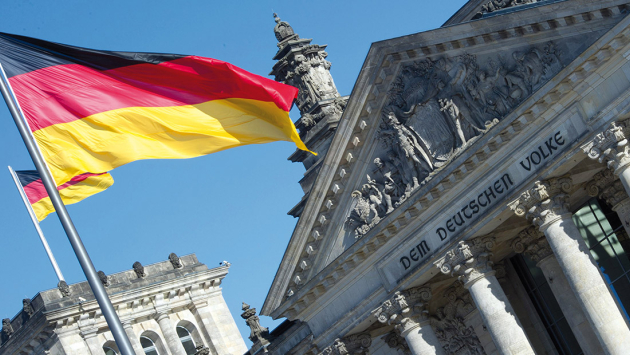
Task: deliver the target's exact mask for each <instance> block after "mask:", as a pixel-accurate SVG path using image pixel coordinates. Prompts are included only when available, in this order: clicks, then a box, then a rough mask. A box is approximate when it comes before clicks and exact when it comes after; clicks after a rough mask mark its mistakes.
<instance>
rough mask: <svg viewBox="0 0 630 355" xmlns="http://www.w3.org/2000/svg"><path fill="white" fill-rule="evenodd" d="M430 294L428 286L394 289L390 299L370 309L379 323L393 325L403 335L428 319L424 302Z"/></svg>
mask: <svg viewBox="0 0 630 355" xmlns="http://www.w3.org/2000/svg"><path fill="white" fill-rule="evenodd" d="M431 296H432V295H431V288H430V287H428V286H420V287H413V288H410V289H407V290H404V291H396V292H395V293H394V295H393V296H392V297H391V298H390V299H388V300H386V301H385V302H383V304H382V305H381V306H380V307H378V308H377V309H375V310H374V311H372V315H374V317H376V319H378V321H379V322H381V323H387V324H390V325H394V327H395V329H396V330H397V331H398V332H400V333H401V334H403V336H404V333H406V332H409V331H411V330H412V329H415V328H417V327H419V326H420V324H421V323H423V322H426V321H428V320H429V317H428V311H427V310H426V304H427V302H428V301H429V300H430V299H431Z"/></svg>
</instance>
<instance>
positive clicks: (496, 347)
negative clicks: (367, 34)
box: [244, 0, 630, 355]
mask: <svg viewBox="0 0 630 355" xmlns="http://www.w3.org/2000/svg"><path fill="white" fill-rule="evenodd" d="M629 11H630V1H628V0H598V1H593V0H564V1H559V0H538V1H536V0H492V1H488V0H470V1H469V2H468V3H466V4H465V5H464V6H463V7H462V8H461V9H460V10H459V11H457V12H456V13H455V14H453V16H452V17H451V18H450V19H449V20H448V21H447V22H446V23H445V24H444V25H443V26H442V27H440V28H438V29H434V30H431V31H426V32H422V33H417V34H411V35H408V36H404V37H399V38H395V39H391V40H385V41H381V42H377V43H374V44H373V45H372V46H371V48H370V50H369V53H368V54H367V58H366V60H365V63H364V64H363V67H362V69H361V72H360V74H359V77H358V79H357V82H356V84H355V87H354V90H353V91H352V94H351V95H350V96H349V97H348V96H341V95H340V94H339V93H338V91H337V89H336V87H335V84H334V81H333V78H332V76H331V74H330V71H329V69H330V65H331V63H330V62H328V61H327V60H326V59H325V58H326V56H327V53H326V51H325V50H326V48H325V46H321V45H317V44H313V43H312V40H311V39H306V38H302V37H300V36H299V35H298V31H299V29H297V28H296V29H294V28H292V27H291V25H290V24H289V23H287V22H285V21H282V20H281V19H280V18H278V17H276V26H275V28H274V32H275V35H276V38H277V40H278V52H277V54H276V55H275V57H274V59H275V60H276V61H277V62H276V64H275V65H274V67H273V70H272V72H271V74H272V75H273V76H275V79H276V80H277V81H280V82H283V83H287V84H290V85H294V86H296V87H298V88H299V89H300V94H299V97H298V102H297V105H298V108H299V109H300V112H301V117H300V119H299V120H298V121H297V123H296V126H297V127H298V129H299V131H300V134H301V136H302V139H303V140H304V141H305V143H306V145H307V146H308V147H309V148H310V149H312V150H314V151H317V152H318V153H319V155H318V156H313V155H310V154H308V153H305V152H302V151H296V152H295V153H294V154H293V155H292V156H291V157H290V159H291V160H292V161H294V162H301V163H303V164H304V166H305V168H306V172H305V174H304V177H303V178H302V179H301V180H300V184H301V186H302V188H303V190H304V193H305V194H304V197H303V198H302V200H301V201H299V203H298V204H297V205H296V206H295V207H294V208H293V209H291V211H290V212H289V213H290V214H291V215H293V216H295V217H298V218H299V221H298V223H297V226H296V228H295V231H294V233H293V235H292V236H291V239H290V241H289V243H288V246H287V249H286V252H285V254H284V257H283V259H282V261H281V263H280V265H279V268H278V271H277V274H276V276H275V279H274V281H273V284H272V285H271V288H270V290H269V293H268V295H267V298H266V300H265V303H264V305H262V307H261V309H260V313H261V314H263V315H267V316H271V317H273V318H274V319H279V318H286V319H287V320H286V321H285V322H284V323H282V324H281V325H280V326H279V327H277V328H276V329H274V330H272V331H269V330H268V329H266V328H264V327H262V326H261V325H260V324H259V321H258V319H257V316H255V310H253V309H249V310H248V311H249V312H250V313H249V314H248V316H247V317H244V318H247V321H248V324H249V325H250V327H251V329H252V332H251V335H250V339H252V341H254V345H253V346H252V347H251V348H250V349H249V353H250V354H255V353H258V354H262V353H270V354H305V355H319V354H325V355H329V354H335V355H345V354H371V355H385V354H390V355H393V354H413V355H420V354H422V355H428V354H440V355H441V354H467V355H481V354H617V355H622V354H630V330H629V328H628V319H629V317H628V309H630V259H629V257H628V252H630V239H629V237H628V232H629V231H630V198H629V193H630V144H629V142H628V139H629V138H630V62H629V61H628V57H629V56H630V17H628V13H629ZM252 312H253V313H252Z"/></svg>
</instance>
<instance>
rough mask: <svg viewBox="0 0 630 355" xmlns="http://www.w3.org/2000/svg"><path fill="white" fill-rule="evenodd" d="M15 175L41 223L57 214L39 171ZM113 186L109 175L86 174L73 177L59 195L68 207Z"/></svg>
mask: <svg viewBox="0 0 630 355" xmlns="http://www.w3.org/2000/svg"><path fill="white" fill-rule="evenodd" d="M15 173H16V175H17V177H18V179H19V181H20V184H21V185H22V188H23V189H24V192H25V193H26V196H27V198H28V202H29V203H30V204H31V206H32V207H33V211H34V212H35V215H36V216H37V219H38V220H39V221H40V222H41V221H43V220H44V218H46V216H48V215H49V214H50V213H51V212H55V208H54V207H53V205H52V202H51V201H50V197H48V193H47V192H46V189H45V188H44V184H43V183H42V179H41V178H40V176H39V173H38V172H37V171H35V170H24V171H16V172H15ZM113 184H114V179H113V178H112V176H111V175H110V174H108V173H101V174H90V173H86V174H82V175H79V176H75V177H73V178H72V179H70V181H68V182H66V183H64V184H62V185H61V186H58V187H57V190H59V195H60V196H61V199H62V200H63V202H64V203H65V204H66V205H70V204H73V203H77V202H79V201H81V200H84V199H85V198H87V197H90V196H92V195H94V194H97V193H99V192H101V191H104V190H106V189H107V188H108V187H110V186H112V185H113Z"/></svg>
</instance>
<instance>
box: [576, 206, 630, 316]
mask: <svg viewBox="0 0 630 355" xmlns="http://www.w3.org/2000/svg"><path fill="white" fill-rule="evenodd" d="M573 222H575V224H576V225H577V226H578V229H579V230H580V234H582V238H584V241H585V242H586V245H587V246H588V248H589V250H590V252H591V255H592V256H593V259H595V262H597V266H599V269H600V270H601V272H602V274H603V275H604V279H605V280H606V283H607V284H608V286H609V287H610V291H611V293H612V295H613V297H614V298H615V299H616V301H617V303H618V305H619V308H620V309H621V311H622V312H623V313H624V315H625V316H626V318H628V319H630V318H629V317H628V312H627V310H628V309H630V259H629V258H628V254H627V251H629V250H628V247H629V245H628V236H627V235H626V231H625V229H624V228H623V226H622V224H621V221H620V220H619V217H618V216H617V213H616V212H614V211H612V210H611V209H610V208H609V207H608V205H607V204H606V203H604V202H601V203H600V202H599V201H598V200H597V199H591V200H590V201H588V202H587V203H586V205H584V206H583V207H582V208H580V209H579V210H578V211H577V212H575V214H574V215H573Z"/></svg>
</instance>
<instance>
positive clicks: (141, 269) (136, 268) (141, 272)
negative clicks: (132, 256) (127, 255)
mask: <svg viewBox="0 0 630 355" xmlns="http://www.w3.org/2000/svg"><path fill="white" fill-rule="evenodd" d="M133 271H135V273H136V275H137V276H138V278H139V279H141V278H143V277H145V276H147V274H146V273H145V272H144V266H142V264H141V263H140V262H139V261H136V262H135V263H133Z"/></svg>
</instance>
